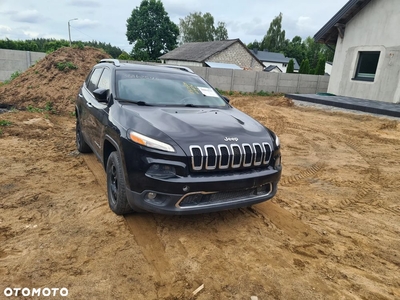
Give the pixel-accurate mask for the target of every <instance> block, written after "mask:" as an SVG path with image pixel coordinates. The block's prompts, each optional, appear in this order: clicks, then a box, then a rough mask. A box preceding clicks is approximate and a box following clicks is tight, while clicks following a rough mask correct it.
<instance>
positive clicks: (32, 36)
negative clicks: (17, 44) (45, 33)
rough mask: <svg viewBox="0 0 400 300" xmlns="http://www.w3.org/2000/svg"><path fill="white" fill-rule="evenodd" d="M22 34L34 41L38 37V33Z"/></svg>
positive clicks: (27, 32)
mask: <svg viewBox="0 0 400 300" xmlns="http://www.w3.org/2000/svg"><path fill="white" fill-rule="evenodd" d="M22 32H23V33H24V35H26V36H27V37H28V38H30V39H35V38H37V37H38V36H39V33H38V32H34V31H29V30H23V31H22Z"/></svg>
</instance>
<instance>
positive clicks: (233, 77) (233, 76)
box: [230, 69, 235, 91]
mask: <svg viewBox="0 0 400 300" xmlns="http://www.w3.org/2000/svg"><path fill="white" fill-rule="evenodd" d="M234 79H235V70H234V69H232V76H231V89H230V90H231V91H233V83H234Z"/></svg>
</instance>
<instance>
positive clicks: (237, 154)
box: [231, 144, 242, 169]
mask: <svg viewBox="0 0 400 300" xmlns="http://www.w3.org/2000/svg"><path fill="white" fill-rule="evenodd" d="M231 150H232V164H231V167H232V168H234V169H236V168H240V165H241V164H242V148H240V146H239V145H238V144H232V145H231ZM237 159H239V161H238V162H237Z"/></svg>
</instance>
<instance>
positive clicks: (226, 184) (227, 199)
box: [127, 167, 282, 215]
mask: <svg viewBox="0 0 400 300" xmlns="http://www.w3.org/2000/svg"><path fill="white" fill-rule="evenodd" d="M281 172H282V170H281V168H279V169H273V168H272V167H271V168H268V169H263V170H252V171H249V172H242V173H240V174H236V173H229V174H224V175H221V174H212V175H208V174H206V175H202V176H188V177H181V178H171V179H163V180H160V179H154V178H148V180H151V181H154V182H152V184H151V186H154V187H164V186H166V185H168V187H169V188H168V190H169V191H179V192H177V193H167V192H166V191H165V189H163V188H161V190H157V189H151V190H150V189H147V190H144V191H142V192H140V193H139V192H135V191H132V190H127V199H128V202H129V204H130V206H131V207H132V209H134V210H137V211H149V212H154V213H161V214H176V215H184V214H197V213H206V212H213V211H220V210H226V209H234V208H239V207H244V206H250V205H253V204H257V203H260V202H263V201H266V200H269V199H271V198H272V197H273V196H275V194H276V192H277V188H278V182H279V179H280V177H281Z"/></svg>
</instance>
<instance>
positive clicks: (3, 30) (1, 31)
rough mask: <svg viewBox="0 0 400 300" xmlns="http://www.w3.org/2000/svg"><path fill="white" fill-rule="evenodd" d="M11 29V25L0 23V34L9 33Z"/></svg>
mask: <svg viewBox="0 0 400 300" xmlns="http://www.w3.org/2000/svg"><path fill="white" fill-rule="evenodd" d="M11 31H12V30H11V27H8V26H5V25H0V34H6V33H10V32H11Z"/></svg>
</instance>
